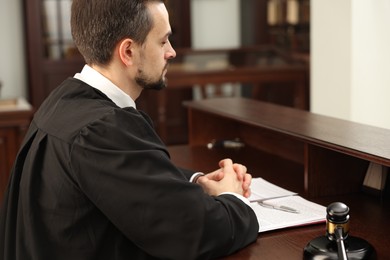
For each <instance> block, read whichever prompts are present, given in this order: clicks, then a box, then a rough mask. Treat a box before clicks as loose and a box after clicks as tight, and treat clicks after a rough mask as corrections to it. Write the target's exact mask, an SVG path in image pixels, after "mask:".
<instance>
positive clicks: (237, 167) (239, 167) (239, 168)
mask: <svg viewBox="0 0 390 260" xmlns="http://www.w3.org/2000/svg"><path fill="white" fill-rule="evenodd" d="M233 168H234V170H235V171H236V172H239V173H243V174H244V173H246V171H247V168H246V166H245V165H242V164H240V163H235V164H233Z"/></svg>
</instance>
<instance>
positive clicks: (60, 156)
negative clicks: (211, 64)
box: [0, 0, 258, 260]
mask: <svg viewBox="0 0 390 260" xmlns="http://www.w3.org/2000/svg"><path fill="white" fill-rule="evenodd" d="M71 25H72V34H73V37H74V41H75V43H76V45H77V47H78V48H79V50H80V52H81V54H82V55H83V56H84V58H85V61H86V63H87V64H88V65H86V66H85V67H84V69H83V70H82V72H81V73H78V74H76V75H75V76H74V78H69V79H67V80H65V81H64V82H63V83H62V84H61V85H60V86H59V87H58V88H57V89H56V90H54V91H53V92H52V93H51V95H50V96H49V97H48V98H47V100H46V101H45V102H44V103H43V104H42V105H41V107H40V108H39V110H38V111H37V113H36V114H35V116H34V119H33V121H32V123H31V126H30V129H29V131H28V133H27V135H26V138H25V140H24V143H23V145H22V148H21V150H20V152H19V154H18V157H17V159H16V162H15V165H14V168H13V170H12V175H11V180H10V184H9V187H8V190H7V192H6V195H5V200H4V203H3V208H2V211H1V215H0V257H1V258H3V259H7V260H11V259H23V260H26V259H42V260H46V259H50V260H58V259H69V260H70V259H72V260H77V259H83V260H84V259H104V260H107V259H156V258H157V259H210V258H216V257H220V256H224V255H227V254H230V253H232V252H234V251H236V250H238V249H240V248H242V247H244V246H246V245H248V244H249V243H251V242H253V241H254V240H255V239H256V236H257V231H258V223H257V219H256V216H255V214H254V212H253V211H252V209H251V208H250V207H249V206H248V205H247V203H248V201H247V199H246V198H245V197H248V196H249V194H250V189H249V184H250V181H251V176H250V175H249V174H248V173H246V168H245V166H243V165H240V164H233V162H232V161H231V160H230V159H225V160H222V161H221V162H219V167H220V168H219V169H218V170H216V171H214V172H212V173H209V174H207V175H203V174H201V173H194V172H193V171H189V170H183V169H179V168H177V167H176V166H175V165H173V164H172V162H171V161H170V159H169V154H168V152H167V150H166V147H165V146H164V144H163V143H162V142H161V140H160V139H159V137H158V136H157V134H156V133H155V131H154V129H153V127H152V124H151V121H150V119H149V118H148V117H147V116H146V115H145V114H143V113H142V112H141V111H138V110H136V108H135V103H134V100H136V99H137V98H138V96H139V95H140V94H141V92H142V90H143V89H161V88H164V87H165V84H166V79H165V74H166V71H167V64H168V60H169V59H172V58H174V57H175V55H176V53H175V51H174V49H173V48H172V46H171V45H170V42H169V35H170V33H171V28H170V25H169V19H168V13H167V10H166V8H165V5H164V3H163V1H161V0H160V1H158V0H149V1H147V0H110V1H108V0H73V4H72V18H71Z"/></svg>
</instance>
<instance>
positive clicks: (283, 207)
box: [257, 202, 299, 213]
mask: <svg viewBox="0 0 390 260" xmlns="http://www.w3.org/2000/svg"><path fill="white" fill-rule="evenodd" d="M257 203H258V204H259V205H260V206H262V207H265V208H270V209H277V210H282V211H286V212H291V213H299V211H298V210H296V209H294V208H290V207H287V206H283V205H280V206H278V205H271V204H267V203H264V202H257Z"/></svg>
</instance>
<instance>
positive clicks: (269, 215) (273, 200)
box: [249, 178, 326, 233]
mask: <svg viewBox="0 0 390 260" xmlns="http://www.w3.org/2000/svg"><path fill="white" fill-rule="evenodd" d="M251 190H252V195H251V197H250V198H249V200H250V201H251V207H252V209H253V210H254V212H255V213H256V216H257V220H258V222H259V233H260V232H266V231H270V230H275V229H281V228H288V227H294V226H303V225H310V224H314V223H321V222H325V221H326V207H324V206H322V205H319V204H317V203H314V202H311V201H309V200H306V199H304V198H302V197H301V196H298V195H297V193H294V192H291V191H288V190H286V189H283V188H281V187H279V186H277V185H274V184H272V183H270V182H268V181H265V180H264V179H262V178H254V179H253V180H252V185H251ZM262 203H263V205H261V204H262Z"/></svg>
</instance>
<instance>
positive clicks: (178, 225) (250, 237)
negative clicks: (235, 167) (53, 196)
mask: <svg viewBox="0 0 390 260" xmlns="http://www.w3.org/2000/svg"><path fill="white" fill-rule="evenodd" d="M122 117H123V118H122ZM145 125H146V124H145V122H144V119H142V117H137V116H134V115H131V116H129V115H117V114H116V115H107V116H105V117H102V118H101V119H99V120H97V121H95V122H93V123H91V124H90V125H88V126H87V127H85V128H84V129H82V131H81V132H80V134H79V136H78V137H77V138H76V140H75V142H74V144H73V146H72V151H71V154H70V164H71V167H72V170H73V174H74V178H75V179H77V181H78V183H79V185H80V188H81V189H82V191H83V192H84V193H85V194H86V196H87V197H88V198H89V199H90V200H91V201H92V203H93V204H94V205H96V207H97V208H98V209H99V210H100V211H101V212H103V214H104V215H105V216H107V218H108V219H109V220H110V221H111V222H112V223H113V224H114V225H115V226H116V227H117V228H118V229H119V230H120V231H121V232H122V233H123V234H124V235H125V236H126V237H127V238H128V239H129V240H131V241H132V242H133V243H135V244H136V245H137V246H138V247H139V248H140V249H142V250H143V251H145V252H147V253H148V254H150V255H152V256H156V257H158V258H169V259H198V258H202V259H208V258H215V257H220V256H224V255H227V254H230V253H232V252H234V251H236V250H238V249H240V248H242V247H244V246H246V245H248V244H249V243H251V242H253V241H254V240H255V239H256V237H257V232H258V223H257V219H256V216H255V214H254V212H253V210H252V209H251V208H250V207H249V206H247V205H246V204H245V203H243V202H242V201H240V200H239V199H237V198H236V197H235V196H232V195H221V196H218V197H212V196H209V195H207V194H205V193H204V192H203V190H202V188H201V187H200V186H199V185H197V184H193V183H190V182H189V181H188V174H189V173H190V171H183V170H182V169H179V168H177V167H176V166H175V165H173V163H172V162H171V160H170V158H169V154H168V152H167V150H166V149H165V146H164V145H163V144H162V143H161V142H160V141H159V139H158V138H156V135H155V133H154V131H153V130H152V129H151V128H149V127H145Z"/></svg>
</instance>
